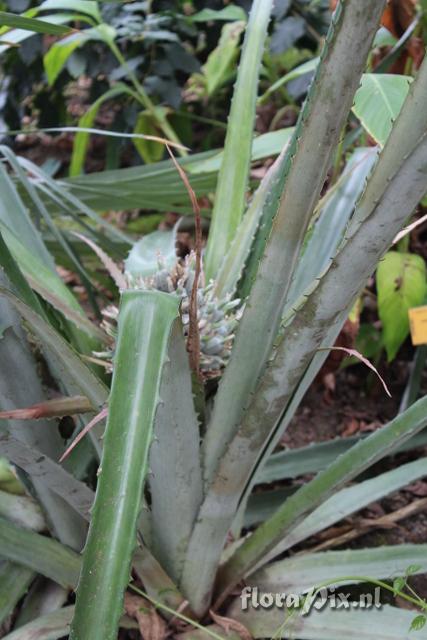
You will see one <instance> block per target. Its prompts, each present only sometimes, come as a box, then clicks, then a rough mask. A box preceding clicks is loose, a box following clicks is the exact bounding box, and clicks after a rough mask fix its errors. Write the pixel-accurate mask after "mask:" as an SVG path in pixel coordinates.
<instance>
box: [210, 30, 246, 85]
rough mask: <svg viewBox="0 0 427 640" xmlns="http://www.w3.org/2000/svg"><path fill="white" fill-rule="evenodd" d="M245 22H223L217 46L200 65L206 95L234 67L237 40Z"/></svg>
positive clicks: (219, 83)
mask: <svg viewBox="0 0 427 640" xmlns="http://www.w3.org/2000/svg"><path fill="white" fill-rule="evenodd" d="M244 28H245V22H243V21H239V22H233V23H231V24H225V25H224V26H223V28H222V33H221V37H220V40H219V43H218V46H217V47H216V48H215V49H214V50H213V51H212V53H210V54H209V57H208V59H207V61H206V62H205V64H204V65H203V67H202V71H203V75H204V77H205V79H206V88H207V94H208V97H210V96H212V95H213V94H214V93H215V91H217V89H218V88H219V87H221V86H222V85H223V84H224V83H225V82H227V80H228V79H229V77H230V74H232V73H233V71H234V69H235V62H236V58H237V54H238V51H239V42H240V36H241V34H242V31H243V30H244Z"/></svg>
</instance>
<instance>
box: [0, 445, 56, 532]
mask: <svg viewBox="0 0 427 640" xmlns="http://www.w3.org/2000/svg"><path fill="white" fill-rule="evenodd" d="M0 437H2V436H0ZM0 516H2V517H3V518H7V519H8V520H11V521H12V522H14V523H15V524H16V525H18V526H19V527H24V528H25V529H32V530H33V531H43V530H44V529H46V520H45V518H44V516H43V512H42V510H41V508H40V506H39V504H38V503H37V502H36V501H35V500H34V498H31V497H30V496H26V495H24V496H16V495H13V494H11V493H7V492H6V491H0Z"/></svg>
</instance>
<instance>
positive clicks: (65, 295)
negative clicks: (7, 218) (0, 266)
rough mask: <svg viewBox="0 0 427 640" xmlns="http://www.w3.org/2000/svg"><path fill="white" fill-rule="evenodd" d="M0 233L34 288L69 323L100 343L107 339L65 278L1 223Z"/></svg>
mask: <svg viewBox="0 0 427 640" xmlns="http://www.w3.org/2000/svg"><path fill="white" fill-rule="evenodd" d="M0 231H1V235H2V236H3V238H4V240H5V242H6V244H7V246H8V248H9V250H10V252H11V253H12V255H13V257H14V259H15V261H16V262H17V264H18V265H19V267H20V269H21V270H22V272H23V273H24V275H25V277H26V279H27V281H28V282H29V284H30V286H31V287H32V289H34V290H35V291H36V292H37V293H38V294H39V295H41V296H42V298H44V299H45V300H46V301H47V302H49V303H50V304H51V305H52V306H53V307H55V309H56V310H57V311H59V312H60V313H62V314H63V315H64V316H65V317H66V318H67V320H70V321H71V322H73V324H74V325H75V326H76V327H78V328H79V329H81V330H82V331H84V332H85V333H87V335H89V336H91V337H92V338H95V339H97V340H103V339H105V337H106V335H105V334H104V332H103V331H102V330H100V329H99V328H98V327H97V326H96V325H94V324H93V323H92V322H90V320H89V319H88V318H87V317H86V314H85V312H84V311H83V309H82V307H81V306H80V304H79V303H78V302H77V300H76V298H75V297H74V295H73V294H72V292H71V291H70V289H69V288H68V287H67V286H66V285H65V284H64V283H63V281H62V280H61V278H60V277H59V276H58V275H57V274H56V273H55V272H53V271H51V270H50V269H49V268H47V267H45V265H44V264H43V262H41V261H40V260H39V259H38V257H37V256H36V255H34V254H33V253H31V252H30V251H28V249H27V248H26V247H25V246H24V245H23V244H21V243H20V241H19V240H18V238H17V237H16V236H15V235H14V234H13V233H12V232H11V231H9V229H8V228H7V227H6V226H5V225H3V224H2V223H1V222H0Z"/></svg>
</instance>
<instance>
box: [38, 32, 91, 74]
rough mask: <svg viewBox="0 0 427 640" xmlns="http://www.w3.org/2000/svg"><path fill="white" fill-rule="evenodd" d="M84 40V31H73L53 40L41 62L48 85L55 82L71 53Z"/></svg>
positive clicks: (85, 39)
mask: <svg viewBox="0 0 427 640" xmlns="http://www.w3.org/2000/svg"><path fill="white" fill-rule="evenodd" d="M85 42H87V37H86V35H85V34H84V33H73V34H71V35H70V36H68V37H66V38H64V39H63V40H60V41H59V42H55V43H54V44H53V45H52V46H51V47H50V49H49V51H48V52H47V53H46V54H45V55H44V57H43V64H44V68H45V71H46V75H47V79H48V82H49V84H50V85H52V84H53V83H54V82H55V80H56V79H57V77H58V76H59V74H60V73H61V71H62V69H63V68H64V66H65V65H66V63H67V60H68V58H69V57H70V56H71V54H72V53H73V52H74V51H75V50H76V49H78V48H79V47H81V46H82V44H84V43H85Z"/></svg>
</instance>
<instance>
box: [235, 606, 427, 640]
mask: <svg viewBox="0 0 427 640" xmlns="http://www.w3.org/2000/svg"><path fill="white" fill-rule="evenodd" d="M337 600H338V598H337ZM415 614H416V612H415V611H407V610H405V609H400V608H397V607H392V606H390V605H383V606H382V607H381V608H380V609H377V608H376V607H372V608H369V609H367V608H366V609H365V608H364V609H362V608H360V609H359V610H358V609H356V608H353V607H351V606H350V607H349V608H348V609H347V608H343V607H341V608H331V607H330V606H328V605H326V606H324V607H323V609H322V610H320V611H316V610H314V611H312V612H311V614H310V615H306V616H302V615H299V613H298V611H295V609H293V610H291V611H290V610H289V609H286V608H284V607H283V606H282V607H274V606H273V607H269V608H268V609H265V608H262V607H259V608H258V609H255V608H253V607H251V606H249V607H248V609H246V611H243V610H242V601H241V599H240V598H236V599H235V600H234V602H233V603H232V605H231V607H230V608H229V609H228V611H227V616H229V617H230V618H232V619H235V620H237V621H238V622H241V623H242V624H243V625H244V626H245V627H246V629H248V630H249V632H250V633H251V635H252V637H253V638H256V639H258V638H259V639H261V638H265V637H268V638H276V639H280V638H283V640H285V639H288V638H298V639H299V640H343V638H346V640H424V635H423V632H422V631H421V632H416V631H410V630H409V629H410V626H411V623H412V621H413V619H414V615H415Z"/></svg>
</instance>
